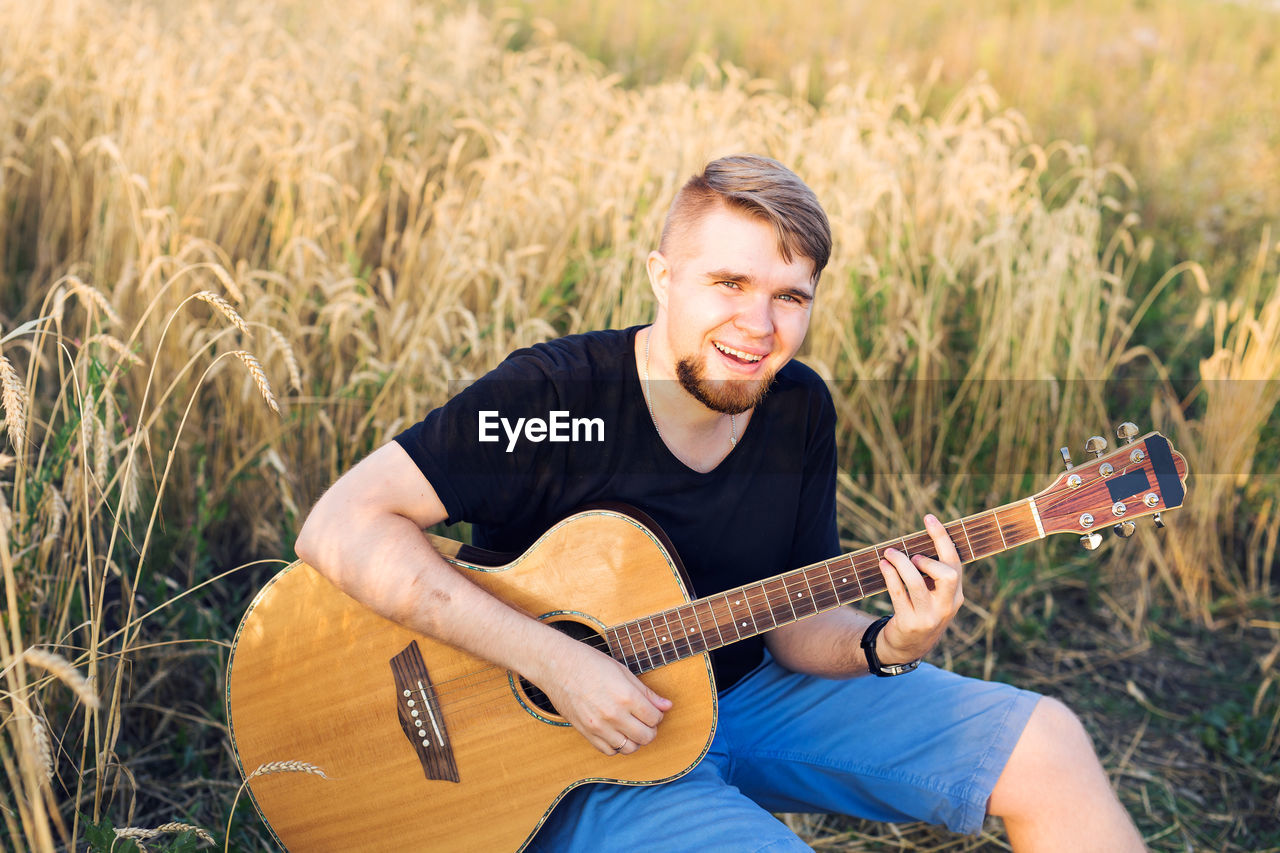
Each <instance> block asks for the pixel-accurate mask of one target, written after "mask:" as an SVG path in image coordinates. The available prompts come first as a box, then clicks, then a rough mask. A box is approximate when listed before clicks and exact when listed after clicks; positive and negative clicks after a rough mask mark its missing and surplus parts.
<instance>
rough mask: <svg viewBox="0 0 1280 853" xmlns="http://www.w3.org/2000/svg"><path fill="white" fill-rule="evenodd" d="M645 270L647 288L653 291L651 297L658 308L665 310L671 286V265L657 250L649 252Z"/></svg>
mask: <svg viewBox="0 0 1280 853" xmlns="http://www.w3.org/2000/svg"><path fill="white" fill-rule="evenodd" d="M645 270H647V271H648V273H649V287H650V288H652V289H653V297H654V299H656V300H658V307H659V308H661V309H663V310H665V309H666V307H667V295H668V289H669V288H670V285H671V264H670V263H669V262H668V261H667V256H666V255H664V254H662V253H661V252H659V251H657V250H655V251H652V252H650V253H649V257H648V259H647V260H646V261H645Z"/></svg>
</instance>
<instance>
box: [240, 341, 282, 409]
mask: <svg viewBox="0 0 1280 853" xmlns="http://www.w3.org/2000/svg"><path fill="white" fill-rule="evenodd" d="M231 354H232V355H234V356H235V357H236V358H238V359H240V361H242V362H244V366H245V367H246V368H247V369H248V370H249V375H250V376H252V377H253V382H254V384H255V385H257V386H258V392H259V393H261V394H262V399H264V400H266V401H267V405H268V406H270V407H271V411H273V412H275V413H276V414H277V415H278V414H280V406H279V404H277V403H276V398H275V395H274V394H272V393H271V383H269V382H267V374H266V372H265V371H264V370H263V369H262V365H261V364H259V363H258V360H257V359H256V358H254V357H253V353H250V352H247V351H246V350H242V349H238V350H235V351H234V352H232V353H231Z"/></svg>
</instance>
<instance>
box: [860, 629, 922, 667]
mask: <svg viewBox="0 0 1280 853" xmlns="http://www.w3.org/2000/svg"><path fill="white" fill-rule="evenodd" d="M891 618H892V617H890V616H881V617H880V618H879V619H877V620H876V621H874V622H872V623H871V624H870V625H868V626H867V630H865V631H863V632H862V642H861V643H860V645H861V646H862V652H863V654H865V655H866V656H867V669H868V670H870V671H871V673H872V674H873V675H878V676H880V677H881V678H888V677H890V676H893V675H903V674H904V673H908V672H910V671H911V670H913V669H915V668H916V667H918V666H919V665H920V660H919V659H918V658H917V659H916V660H913V661H908V662H907V663H880V658H879V657H877V656H876V638H877V637H879V636H880V632H881V631H882V630H884V626H885V625H887V624H888V622H889V620H890V619H891Z"/></svg>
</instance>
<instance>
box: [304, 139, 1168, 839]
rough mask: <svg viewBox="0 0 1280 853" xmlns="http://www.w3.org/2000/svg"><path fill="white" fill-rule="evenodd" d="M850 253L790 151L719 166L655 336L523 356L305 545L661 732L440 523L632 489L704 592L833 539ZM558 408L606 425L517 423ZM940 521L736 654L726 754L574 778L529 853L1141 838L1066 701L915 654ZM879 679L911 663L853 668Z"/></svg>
mask: <svg viewBox="0 0 1280 853" xmlns="http://www.w3.org/2000/svg"><path fill="white" fill-rule="evenodd" d="M830 243H831V237H830V229H829V226H828V224H827V219H826V215H825V213H824V212H823V210H822V208H821V206H820V205H819V203H818V201H817V199H816V197H815V196H814V194H813V192H812V191H811V190H810V189H809V188H808V187H807V186H806V185H805V184H804V183H803V182H802V181H801V180H800V179H799V178H798V177H797V176H796V175H795V174H793V173H792V172H790V171H789V170H787V169H786V168H785V167H783V166H782V165H781V164H779V163H777V162H775V161H773V160H769V159H766V158H762V157H754V156H741V157H730V158H725V159H722V160H717V161H715V162H713V163H711V164H709V165H708V166H707V167H706V170H705V171H704V172H703V174H701V175H699V176H696V177H694V178H693V179H691V180H690V181H689V183H688V184H686V185H685V187H684V188H683V189H682V190H681V192H680V194H679V195H678V196H677V198H676V200H675V202H674V203H673V205H672V208H671V211H670V213H669V215H668V219H667V224H666V226H665V228H664V230H663V235H662V242H661V244H660V248H659V250H658V251H655V252H653V253H651V254H650V255H649V258H648V266H647V268H648V276H649V283H650V285H651V287H652V288H653V292H654V296H655V298H656V301H657V316H656V318H655V320H654V322H653V325H651V326H649V327H645V328H632V329H627V330H622V331H606V332H596V333H592V334H588V335H580V336H574V337H570V338H565V339H561V340H558V341H552V342H549V343H547V344H541V345H538V346H536V347H532V348H530V349H526V350H521V351H519V352H517V353H514V354H512V355H511V356H510V357H509V358H508V359H507V360H506V361H505V362H504V363H503V364H502V365H500V366H499V367H498V368H496V369H495V370H494V371H493V372H491V373H490V374H488V375H486V376H485V377H483V378H482V379H480V380H479V381H477V382H476V383H475V384H473V385H472V386H470V387H469V388H467V389H466V390H465V391H463V392H462V393H460V394H458V395H457V396H456V397H455V398H454V399H453V400H451V401H450V402H449V403H448V404H446V405H445V406H443V407H442V408H440V409H437V410H436V411H434V412H432V413H431V414H429V415H428V416H427V418H426V419H425V420H424V421H423V422H422V423H420V424H418V425H416V426H415V427H413V428H411V429H409V430H407V431H406V432H405V433H403V434H402V435H400V436H398V437H397V439H396V441H394V442H392V443H390V444H388V445H387V446H385V447H383V448H381V449H379V450H377V451H375V452H374V453H373V454H371V455H370V456H369V457H368V458H367V459H365V460H364V461H363V462H361V463H360V464H359V465H357V466H356V467H355V468H354V469H353V470H352V471H351V472H349V473H348V474H347V475H345V476H344V477H342V478H341V479H340V480H339V481H338V482H337V483H336V484H335V485H334V487H333V488H332V489H330V490H329V491H328V492H327V493H326V494H325V495H324V497H323V498H321V500H320V501H319V503H317V505H316V507H315V509H314V510H313V511H312V514H311V516H310V517H309V518H308V520H307V522H306V524H305V526H304V528H303V530H302V532H301V535H300V536H299V539H298V543H297V552H298V555H299V556H300V557H301V558H302V559H304V560H305V561H307V562H308V563H310V564H311V565H312V566H314V567H315V568H316V569H318V570H319V571H321V572H322V573H324V574H325V575H326V576H327V577H329V578H330V579H331V580H332V581H333V582H334V583H335V584H336V585H337V586H338V587H339V588H341V589H343V590H344V591H346V592H347V593H349V594H350V595H352V596H353V597H355V598H356V599H358V600H359V601H362V602H363V603H365V604H366V605H368V606H369V607H371V608H372V609H374V610H375V611H377V612H379V613H381V614H383V615H384V616H386V617H388V618H390V619H392V620H394V621H397V622H399V623H401V624H403V625H405V626H407V627H409V628H412V629H414V630H416V631H419V632H422V633H426V634H430V635H432V636H434V637H437V638H439V639H441V640H444V641H446V642H448V643H450V644H452V645H455V646H457V647H460V648H463V649H466V650H468V651H470V652H472V653H474V654H476V655H479V656H480V657H483V658H486V659H488V660H490V661H492V662H494V663H497V664H499V665H501V666H503V667H506V668H509V669H511V670H513V671H515V672H518V673H520V674H522V675H523V676H524V677H525V678H527V679H528V680H530V681H532V682H533V683H534V684H536V685H538V686H539V687H540V688H541V689H542V690H543V691H544V692H545V693H546V694H547V696H548V697H549V698H550V700H551V701H552V702H553V703H554V705H555V707H556V708H557V709H558V710H559V711H560V712H561V713H562V714H563V715H564V716H565V717H566V718H567V719H568V720H569V721H570V722H571V723H572V724H573V726H574V727H575V728H576V729H577V731H578V732H579V733H580V734H581V735H582V737H584V738H586V739H587V740H588V741H589V742H590V743H591V744H592V745H593V746H595V748H597V749H599V750H600V751H601V752H603V753H605V754H608V755H613V754H618V755H628V754H631V753H633V752H635V751H637V750H642V749H647V748H649V747H650V745H651V744H653V743H654V741H655V739H660V738H661V735H662V727H661V723H662V718H663V715H664V713H665V712H667V711H668V710H669V709H670V708H671V702H670V701H669V700H668V699H667V698H666V697H663V696H659V695H657V694H656V693H654V692H653V691H652V690H650V689H649V688H648V687H646V686H645V685H644V684H643V683H642V682H641V681H640V680H639V679H637V678H636V677H635V676H634V675H633V674H632V673H631V672H630V671H629V670H628V669H626V668H625V667H624V666H622V665H621V664H619V663H618V662H617V661H615V660H614V659H612V658H611V657H608V656H606V655H604V654H602V653H600V652H597V651H596V650H594V649H592V648H590V647H588V646H586V645H585V644H582V643H579V642H577V641H575V640H572V639H569V638H567V637H565V636H564V635H562V634H561V633H559V632H558V631H555V630H553V629H551V628H549V627H547V626H545V625H543V624H542V623H540V622H538V621H537V620H534V619H532V618H530V617H528V616H526V615H524V614H522V613H519V612H516V611H515V610H513V609H511V608H509V607H507V606H506V605H505V604H504V603H502V602H501V601H499V600H497V599H496V598H493V597H491V596H489V595H488V594H486V593H484V592H482V591H481V590H480V589H478V588H477V587H475V586H473V585H472V584H471V583H470V582H468V581H467V580H466V579H465V578H463V577H462V576H461V575H459V574H458V573H457V572H456V571H455V570H453V569H452V568H451V567H450V566H449V565H448V564H447V563H446V562H445V561H444V560H443V559H442V558H441V557H440V556H439V555H438V554H437V553H436V552H435V551H434V550H433V549H432V548H431V546H430V544H429V543H428V541H427V539H426V538H425V537H424V536H423V533H422V531H423V529H424V528H427V527H429V526H431V525H433V524H436V523H438V522H441V521H444V520H446V519H448V520H449V521H459V520H466V521H470V522H471V523H472V525H473V533H474V536H475V540H476V542H475V544H477V545H481V546H484V547H488V548H491V549H493V550H499V551H514V552H519V551H522V550H524V549H525V548H526V547H527V546H528V545H530V544H531V543H532V542H533V540H534V539H535V538H536V537H537V536H539V535H540V534H541V533H542V532H543V531H545V530H546V529H547V528H548V527H549V526H551V525H552V524H553V523H554V522H555V521H557V520H559V519H560V518H562V517H564V516H565V515H567V514H569V513H570V512H571V511H573V510H574V509H576V508H577V507H579V506H581V505H583V504H587V503H591V502H596V501H601V500H609V501H616V502H622V503H625V504H630V505H632V506H635V507H637V508H638V509H640V510H642V511H643V512H644V513H646V514H647V515H648V516H649V517H650V518H652V519H654V520H655V521H656V522H657V523H658V524H659V525H660V526H661V527H662V529H663V530H664V531H665V533H666V534H667V535H668V537H669V538H670V539H671V541H672V542H673V543H674V545H675V550H676V552H677V553H678V554H679V555H680V557H681V558H682V559H683V562H684V565H685V567H686V569H687V570H688V572H689V575H690V577H691V580H692V582H693V585H694V588H695V589H696V591H697V594H699V595H709V594H712V593H715V592H718V591H721V590H725V589H729V588H732V587H736V586H739V585H742V584H744V583H748V582H751V581H754V580H759V579H761V578H765V577H770V576H772V575H775V574H778V573H780V572H783V571H786V570H789V569H793V568H797V567H799V566H803V565H808V564H811V563H814V562H817V561H819V560H823V559H827V558H829V557H832V556H834V555H836V554H838V553H839V542H838V537H837V531H836V521H835V464H836V452H835V444H834V424H835V413H834V408H833V406H832V403H831V399H830V396H829V393H828V391H827V389H826V387H825V386H824V385H823V383H822V382H821V381H820V380H819V379H818V378H817V376H816V375H815V374H814V373H813V372H812V371H811V370H809V369H808V368H806V367H804V366H803V365H801V364H799V363H798V362H795V361H793V360H792V359H793V356H795V354H796V352H797V350H798V349H799V347H800V345H801V343H802V342H803V340H804V336H805V333H806V331H807V330H808V326H809V318H810V314H811V312H812V310H813V305H814V299H815V296H816V290H817V286H818V279H819V276H820V275H821V273H822V269H823V267H824V266H825V265H826V263H827V259H828V257H829V254H830ZM554 412H565V413H568V416H572V417H573V418H575V419H580V422H581V423H582V424H584V425H586V424H598V425H599V426H600V427H602V429H599V430H596V431H595V433H594V434H593V433H592V431H591V430H589V429H588V430H584V431H583V432H582V433H580V434H578V436H577V438H578V440H577V441H573V440H569V441H552V440H550V438H551V437H550V436H548V435H546V433H545V431H542V432H538V433H534V432H531V431H528V430H526V431H524V432H523V433H521V432H520V431H519V430H518V428H517V429H514V430H513V429H510V424H512V423H516V422H517V418H525V419H526V422H527V419H529V418H533V417H542V418H544V419H546V418H548V417H549V416H550V415H551V414H552V413H554ZM500 423H502V424H506V425H507V426H504V427H503V429H498V428H497V427H498V424H500ZM562 432H564V431H562ZM562 437H565V436H563V435H562ZM522 439H523V440H522ZM543 439H545V440H543ZM597 439H598V440H597ZM925 526H926V529H927V530H928V532H929V534H930V536H931V537H932V539H933V541H934V544H935V547H936V549H937V553H938V555H939V557H940V559H938V560H933V559H929V558H927V557H923V556H919V555H917V556H914V557H911V558H909V559H908V558H907V557H906V556H905V555H903V554H901V553H899V552H897V551H890V552H888V553H887V555H886V559H885V560H884V561H883V562H882V564H881V570H882V571H883V573H884V576H885V582H886V585H887V588H888V592H889V596H890V598H891V600H892V603H893V608H894V616H893V618H891V619H889V620H888V622H887V623H879V622H876V621H875V620H873V619H872V618H871V617H870V616H868V615H866V614H864V613H862V612H860V611H857V610H855V609H852V608H848V607H842V608H837V609H835V610H831V611H827V612H826V613H823V614H820V615H817V616H814V617H811V618H808V619H803V620H800V621H798V622H795V623H792V624H790V625H787V626H785V627H780V628H777V629H774V630H773V631H770V632H768V633H767V634H765V635H764V636H763V639H759V638H757V639H755V640H747V641H743V642H740V643H736V644H733V645H730V646H726V647H725V648H723V649H720V650H717V651H716V652H713V653H712V658H713V666H714V669H715V672H716V677H717V685H718V687H719V689H720V711H719V725H718V728H717V732H716V736H715V739H714V742H713V744H712V747H711V750H710V752H709V754H708V755H707V756H706V758H705V759H704V760H703V761H702V762H701V763H700V764H699V765H698V766H697V767H696V768H695V769H694V770H693V771H691V772H690V773H688V774H687V775H685V776H683V777H681V778H680V779H677V780H675V781H672V782H669V783H666V784H663V785H657V786H649V787H627V786H616V785H585V786H582V787H580V788H577V789H575V790H574V791H573V792H572V793H571V794H569V795H568V796H567V797H566V798H565V799H564V800H563V801H562V802H561V803H560V804H559V805H558V806H557V807H556V809H555V810H554V812H553V813H552V815H551V817H550V818H549V819H548V821H547V823H546V824H545V825H544V827H543V828H542V829H541V830H540V831H539V833H538V835H537V836H536V838H535V839H534V842H533V849H537V850H545V851H557V853H558V851H564V850H592V851H600V850H618V851H635V850H647V849H662V850H694V849H697V850H707V849H711V850H764V849H770V850H782V849H805V847H804V845H803V843H801V842H800V840H799V839H798V838H797V837H796V836H795V835H793V834H792V833H790V832H789V831H788V830H787V829H786V827H785V826H783V824H781V823H780V822H779V821H777V820H775V819H774V818H773V817H772V816H771V814H770V812H777V811H824V812H839V813H845V814H851V815H857V816H864V817H869V818H874V819H879V820H888V821H895V820H896V821H902V820H927V821H931V822H934V823H940V824H945V825H947V826H949V827H951V828H952V829H954V830H956V831H958V832H970V833H971V832H976V831H977V830H978V829H979V828H980V826H981V824H982V820H983V818H984V816H985V815H986V814H988V813H990V814H996V815H999V816H1001V817H1003V818H1004V820H1005V825H1006V827H1007V830H1008V833H1009V836H1010V838H1011V840H1012V842H1013V844H1014V846H1015V847H1016V848H1018V849H1026V850H1055V849H1061V850H1067V849H1070V850H1073V851H1079V850H1106V851H1120V850H1140V849H1143V848H1142V842H1141V840H1140V838H1139V837H1138V835H1137V832H1136V830H1135V828H1134V826H1133V824H1132V823H1131V822H1130V821H1129V818H1128V816H1127V815H1126V814H1125V813H1124V810H1123V809H1122V808H1121V806H1120V804H1119V802H1118V800H1117V799H1116V797H1115V796H1114V794H1113V792H1112V791H1111V788H1110V785H1109V782H1108V780H1107V777H1106V775H1105V773H1104V772H1103V770H1102V768H1101V766H1100V764H1099V762H1098V760H1097V758H1096V757H1095V755H1094V752H1093V748H1092V745H1091V743H1090V741H1089V738H1088V736H1087V734H1086V733H1085V732H1084V730H1083V728H1082V727H1081V725H1080V723H1079V721H1078V720H1077V719H1076V718H1075V717H1074V715H1072V714H1071V712H1070V711H1068V710H1067V709H1066V708H1065V707H1064V706H1062V705H1061V704H1060V703H1058V702H1056V701H1053V700H1051V699H1046V698H1040V697H1037V696H1036V695H1034V694H1031V693H1028V692H1026V691H1021V690H1017V689H1014V688H1011V687H1008V686H1005V685H1000V684H991V683H987V682H982V681H977V680H973V679H965V678H961V677H959V676H956V675H954V674H952V673H948V672H944V671H942V670H939V669H936V668H934V667H931V666H929V665H928V664H921V665H920V666H919V667H918V668H916V669H914V670H912V669H911V667H910V665H911V664H914V662H916V661H918V660H919V659H920V658H921V657H922V656H924V655H925V654H926V653H927V652H928V651H929V650H930V649H931V648H932V647H933V645H934V644H935V643H936V642H937V641H938V638H939V637H940V636H941V634H942V632H943V631H944V630H945V628H946V626H947V625H948V624H949V623H950V621H951V619H952V617H954V615H955V614H956V612H957V610H958V609H959V606H960V604H961V601H962V593H961V571H960V568H961V567H960V560H959V558H958V556H957V554H956V549H955V547H954V545H953V544H952V542H951V540H950V539H949V538H948V536H947V534H946V531H945V530H944V529H943V527H942V525H941V524H940V523H939V522H938V521H937V519H935V518H933V517H932V516H929V517H926V519H925ZM927 579H928V582H926V580H927ZM869 628H870V629H871V630H868V629H869ZM864 646H870V648H869V649H867V648H864ZM869 668H874V669H876V670H879V671H878V672H877V674H878V675H886V676H887V675H891V674H894V673H898V674H897V675H896V676H895V677H880V678H877V677H854V676H865V675H866V674H867V673H868V670H869Z"/></svg>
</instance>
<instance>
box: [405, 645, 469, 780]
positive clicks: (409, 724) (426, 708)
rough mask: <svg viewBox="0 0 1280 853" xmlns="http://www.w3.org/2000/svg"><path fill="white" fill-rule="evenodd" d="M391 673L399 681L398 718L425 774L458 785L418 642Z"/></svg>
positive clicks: (409, 648)
mask: <svg viewBox="0 0 1280 853" xmlns="http://www.w3.org/2000/svg"><path fill="white" fill-rule="evenodd" d="M391 673H392V675H393V676H394V677H395V681H396V716H398V717H399V718H400V728H401V729H403V730H404V734H405V737H407V738H408V739H409V743H411V744H412V745H413V751H414V752H415V753H416V754H417V756H418V760H419V761H420V762H422V771H423V772H424V773H425V774H426V776H427V778H428V779H432V780H446V779H447V780H448V781H450V782H457V781H458V765H457V764H456V763H455V761H454V758H453V747H452V746H451V745H450V744H449V732H448V730H447V729H446V728H445V725H444V714H442V713H441V712H440V702H439V700H438V699H437V698H436V691H435V688H434V687H433V686H432V685H431V677H430V675H428V674H427V665H426V663H425V662H424V661H423V660H422V652H421V650H419V649H418V643H417V642H416V641H415V642H412V643H410V644H409V645H408V646H406V647H405V649H404V651H402V652H400V654H398V655H396V656H395V657H393V658H392V659H391Z"/></svg>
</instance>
